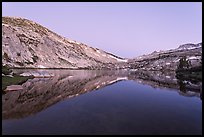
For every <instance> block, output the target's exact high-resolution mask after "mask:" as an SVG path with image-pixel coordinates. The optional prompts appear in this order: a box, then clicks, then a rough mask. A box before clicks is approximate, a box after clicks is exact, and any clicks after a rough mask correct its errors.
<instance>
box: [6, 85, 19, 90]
mask: <svg viewBox="0 0 204 137" xmlns="http://www.w3.org/2000/svg"><path fill="white" fill-rule="evenodd" d="M22 89H23V87H22V86H21V85H10V86H7V87H6V89H5V90H4V91H17V90H22Z"/></svg>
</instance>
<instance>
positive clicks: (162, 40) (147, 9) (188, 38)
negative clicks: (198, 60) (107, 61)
mask: <svg viewBox="0 0 204 137" xmlns="http://www.w3.org/2000/svg"><path fill="white" fill-rule="evenodd" d="M2 16H12V17H21V18H26V19H29V20H32V21H34V22H37V23H39V24H40V25H43V26H45V27H47V28H48V29H50V30H51V31H54V32H56V33H57V34H59V35H61V36H63V37H66V38H68V39H72V40H76V41H78V42H82V43H85V44H87V45H88V46H91V47H94V48H99V49H102V50H104V51H107V52H109V53H112V54H115V55H117V56H119V57H125V58H133V57H137V56H140V55H143V54H149V53H151V52H153V51H159V50H169V49H174V48H177V47H178V46H179V45H182V44H187V43H193V44H197V43H200V42H202V2H163V3H162V2H2Z"/></svg>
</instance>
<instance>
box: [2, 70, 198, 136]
mask: <svg viewBox="0 0 204 137" xmlns="http://www.w3.org/2000/svg"><path fill="white" fill-rule="evenodd" d="M28 71H30V72H31V73H32V72H34V71H38V72H39V73H52V74H54V76H53V77H48V78H34V79H29V80H28V81H27V82H25V83H24V84H23V85H22V86H23V90H19V91H11V92H8V93H6V94H2V103H3V104H2V134H3V135H6V134H16V135H17V134H25V135H30V134H40V135H42V134H49V135H50V134H62V135H63V134H77V135H78V134H88V135H94V134H137V135H139V134H143V135H148V134H154V135H161V134H168V135H172V134H173V135H179V134H185V135H190V134H194V135H202V88H196V84H194V87H193V88H190V87H188V86H186V87H185V90H182V89H183V88H181V87H183V86H181V85H179V82H178V80H176V79H175V76H173V75H170V74H161V75H160V73H159V72H158V73H156V72H152V73H151V74H149V72H148V73H147V74H145V75H144V73H142V74H141V73H136V72H134V71H128V70H118V71H113V70H110V71H105V70H103V71H102V70H64V69H62V70H32V69H30V70H29V69H27V70H20V69H19V70H14V72H16V73H23V72H28ZM154 73H155V74H154ZM168 73H169V72H168ZM167 75H168V76H167ZM169 75H170V76H171V77H170V76H169ZM155 79H157V80H155ZM159 79H160V80H161V81H159ZM183 83H186V82H183Z"/></svg>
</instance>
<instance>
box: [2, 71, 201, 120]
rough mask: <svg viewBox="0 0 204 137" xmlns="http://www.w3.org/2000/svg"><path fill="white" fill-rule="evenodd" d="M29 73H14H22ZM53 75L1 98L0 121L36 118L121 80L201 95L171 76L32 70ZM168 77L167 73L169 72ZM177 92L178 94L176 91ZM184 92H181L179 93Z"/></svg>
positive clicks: (195, 85)
mask: <svg viewBox="0 0 204 137" xmlns="http://www.w3.org/2000/svg"><path fill="white" fill-rule="evenodd" d="M27 71H33V70H14V72H17V73H22V72H27ZM36 71H38V72H42V73H43V72H48V73H52V74H54V77H50V78H34V79H29V80H28V81H27V82H25V83H24V84H23V85H22V86H23V90H20V91H14V92H8V93H6V94H4V95H2V103H3V105H2V115H3V116H2V119H3V120H5V119H19V118H24V117H27V116H29V115H33V114H36V113H38V112H40V111H42V110H44V109H46V108H48V107H49V106H52V105H54V104H56V103H57V102H59V101H62V100H64V99H67V98H71V97H75V96H78V95H80V94H84V93H87V92H89V91H93V90H97V89H100V88H103V87H105V86H108V85H111V84H114V83H115V82H118V81H121V80H133V81H136V82H138V83H142V84H147V85H150V86H152V87H154V88H170V89H177V90H172V91H178V92H179V94H180V95H184V96H196V97H201V95H202V88H201V85H202V83H197V84H194V85H192V86H190V87H189V85H186V82H182V81H178V80H177V79H176V78H175V74H165V73H161V72H139V71H125V70H118V71H112V70H110V71H107V70H36ZM169 73H170V72H169ZM179 89H180V90H179ZM182 89H185V90H182Z"/></svg>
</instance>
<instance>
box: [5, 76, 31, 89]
mask: <svg viewBox="0 0 204 137" xmlns="http://www.w3.org/2000/svg"><path fill="white" fill-rule="evenodd" d="M30 78H33V77H30V76H26V77H24V76H14V77H8V76H2V90H5V89H6V87H7V86H9V85H20V84H23V83H24V82H26V81H27V80H28V79H30Z"/></svg>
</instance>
